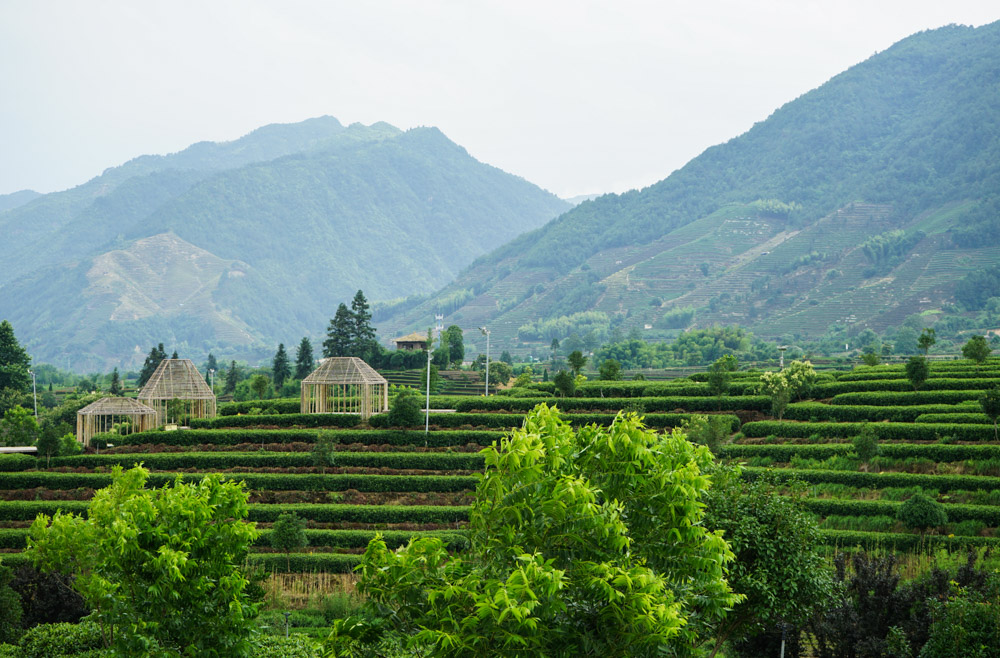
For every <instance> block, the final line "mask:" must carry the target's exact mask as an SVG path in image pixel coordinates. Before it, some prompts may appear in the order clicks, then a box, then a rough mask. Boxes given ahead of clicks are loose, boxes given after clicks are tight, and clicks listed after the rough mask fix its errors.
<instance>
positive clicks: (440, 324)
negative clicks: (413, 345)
mask: <svg viewBox="0 0 1000 658" xmlns="http://www.w3.org/2000/svg"><path fill="white" fill-rule="evenodd" d="M434 320H435V321H436V322H437V326H436V327H435V329H437V332H438V335H440V334H441V332H443V331H444V315H441V314H437V313H435V314H434ZM433 347H434V332H433V331H432V332H431V336H430V343H429V344H428V345H427V406H426V408H425V410H424V436H425V437H426V436H427V434H428V433H429V432H430V428H431V354H432V353H433Z"/></svg>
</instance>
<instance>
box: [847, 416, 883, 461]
mask: <svg viewBox="0 0 1000 658" xmlns="http://www.w3.org/2000/svg"><path fill="white" fill-rule="evenodd" d="M851 445H853V446H854V452H855V453H856V454H857V455H858V458H859V459H860V460H861V461H862V462H863V463H865V464H867V463H868V462H870V461H871V460H872V459H874V458H875V457H877V456H878V454H879V445H878V434H876V433H875V431H874V430H873V429H872V428H871V426H869V425H865V426H864V427H862V429H861V433H860V434H858V435H857V436H856V437H854V439H853V440H852V441H851Z"/></svg>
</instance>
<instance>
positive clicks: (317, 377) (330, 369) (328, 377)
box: [302, 356, 388, 384]
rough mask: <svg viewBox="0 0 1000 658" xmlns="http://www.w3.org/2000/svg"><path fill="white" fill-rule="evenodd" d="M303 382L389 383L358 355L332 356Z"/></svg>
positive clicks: (321, 363)
mask: <svg viewBox="0 0 1000 658" xmlns="http://www.w3.org/2000/svg"><path fill="white" fill-rule="evenodd" d="M302 383H303V384H388V382H387V381H386V379H385V377H383V376H382V375H380V374H378V373H377V372H376V371H375V369H374V368H372V367H371V366H370V365H368V364H367V363H365V362H364V361H362V360H361V359H359V358H358V357H356V356H331V357H329V358H327V359H323V360H322V361H320V363H319V367H318V368H316V369H315V370H313V371H312V373H311V374H310V375H309V376H308V377H306V378H305V379H303V380H302Z"/></svg>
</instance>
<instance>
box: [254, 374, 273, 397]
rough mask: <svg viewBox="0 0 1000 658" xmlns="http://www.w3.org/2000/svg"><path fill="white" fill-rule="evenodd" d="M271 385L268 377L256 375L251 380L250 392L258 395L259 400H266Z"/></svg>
mask: <svg viewBox="0 0 1000 658" xmlns="http://www.w3.org/2000/svg"><path fill="white" fill-rule="evenodd" d="M270 385H271V380H270V379H268V377H267V375H261V374H256V375H253V376H252V377H251V378H250V390H252V391H253V392H254V394H256V396H257V399H258V400H263V399H264V394H265V393H267V387H268V386H270Z"/></svg>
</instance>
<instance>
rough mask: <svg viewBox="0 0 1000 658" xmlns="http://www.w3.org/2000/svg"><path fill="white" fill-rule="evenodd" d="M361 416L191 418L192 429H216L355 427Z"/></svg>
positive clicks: (312, 415)
mask: <svg viewBox="0 0 1000 658" xmlns="http://www.w3.org/2000/svg"><path fill="white" fill-rule="evenodd" d="M360 424H361V416H358V415H357V414H299V413H295V414H261V415H259V416H217V417H215V418H192V419H191V422H190V426H191V428H192V429H218V428H220V427H261V426H273V427H357V426H358V425H360Z"/></svg>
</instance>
